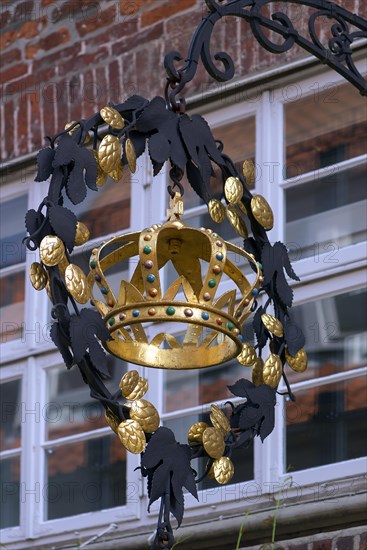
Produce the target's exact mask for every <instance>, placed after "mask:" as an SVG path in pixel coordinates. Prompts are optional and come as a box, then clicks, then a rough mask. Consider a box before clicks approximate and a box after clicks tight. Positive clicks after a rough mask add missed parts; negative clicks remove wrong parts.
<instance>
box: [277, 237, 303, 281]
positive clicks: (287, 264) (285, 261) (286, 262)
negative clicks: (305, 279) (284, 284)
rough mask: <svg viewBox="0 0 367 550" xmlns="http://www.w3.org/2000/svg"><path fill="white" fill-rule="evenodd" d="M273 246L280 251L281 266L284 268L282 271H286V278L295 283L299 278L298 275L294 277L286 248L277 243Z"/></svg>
mask: <svg viewBox="0 0 367 550" xmlns="http://www.w3.org/2000/svg"><path fill="white" fill-rule="evenodd" d="M275 244H276V245H277V246H278V247H279V248H280V249H282V257H283V266H284V269H285V270H286V273H287V275H288V277H290V278H291V279H294V280H295V281H299V280H300V278H299V277H298V275H296V273H295V272H294V270H293V267H292V264H291V261H290V259H289V255H288V250H287V248H286V246H285V245H284V244H283V243H281V242H278V243H275Z"/></svg>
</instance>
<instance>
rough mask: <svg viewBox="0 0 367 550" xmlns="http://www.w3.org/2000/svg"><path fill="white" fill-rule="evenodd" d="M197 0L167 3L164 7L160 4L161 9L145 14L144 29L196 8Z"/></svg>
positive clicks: (142, 21)
mask: <svg viewBox="0 0 367 550" xmlns="http://www.w3.org/2000/svg"><path fill="white" fill-rule="evenodd" d="M195 4H196V0H180V1H179V2H172V1H169V2H165V3H164V4H163V5H162V4H161V3H160V5H159V7H157V8H155V9H152V10H150V11H147V12H145V13H143V15H142V17H141V24H142V26H143V27H147V26H148V25H154V23H157V22H158V21H163V20H164V19H167V18H168V17H170V16H171V15H174V14H175V13H178V12H181V11H184V10H187V9H188V8H191V7H192V6H195Z"/></svg>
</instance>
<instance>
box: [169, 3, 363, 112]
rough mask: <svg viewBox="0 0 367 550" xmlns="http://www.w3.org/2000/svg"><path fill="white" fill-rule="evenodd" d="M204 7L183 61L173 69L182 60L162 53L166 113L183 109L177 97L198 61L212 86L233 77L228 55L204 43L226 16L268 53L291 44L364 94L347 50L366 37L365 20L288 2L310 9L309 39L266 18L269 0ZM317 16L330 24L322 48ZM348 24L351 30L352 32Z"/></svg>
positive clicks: (327, 6) (282, 19)
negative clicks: (276, 38) (238, 20)
mask: <svg viewBox="0 0 367 550" xmlns="http://www.w3.org/2000/svg"><path fill="white" fill-rule="evenodd" d="M206 4H207V7H208V9H209V13H208V15H207V16H206V17H205V18H204V19H203V20H202V21H201V23H200V25H199V26H198V28H197V30H196V32H195V34H194V36H193V39H192V41H191V44H190V47H189V51H188V55H187V58H186V60H185V63H184V64H183V65H182V66H181V67H180V68H177V66H176V65H177V63H178V62H180V61H181V60H182V56H181V55H180V53H179V52H176V51H174V52H170V53H168V54H167V55H166V57H165V62H164V65H165V69H166V72H167V75H168V78H167V86H166V100H167V103H168V104H169V105H170V107H171V108H172V109H174V110H183V109H184V99H183V98H179V94H180V93H181V92H182V90H183V88H184V87H185V85H186V84H187V83H188V82H190V81H191V80H192V79H193V78H194V76H195V74H196V71H197V67H198V63H199V59H200V58H201V61H202V62H203V64H204V67H205V69H206V71H207V72H208V73H209V75H210V76H212V77H213V78H214V79H215V80H217V81H218V82H228V81H229V80H231V79H232V78H233V77H234V74H235V66H234V62H233V59H232V58H231V57H230V55H229V54H228V53H226V52H217V53H215V54H214V55H212V53H211V51H210V39H211V36H212V32H213V29H214V27H215V24H216V23H217V21H219V20H220V19H222V18H223V17H226V16H234V17H240V18H242V19H244V20H245V21H247V22H248V23H249V24H250V26H251V30H252V33H253V35H254V37H255V38H256V40H257V41H258V42H259V43H260V44H261V46H262V47H263V48H265V49H266V50H268V51H270V52H272V53H284V52H286V51H288V50H290V49H291V48H292V46H293V45H295V44H297V45H298V46H300V47H301V48H302V49H304V50H306V51H308V52H309V53H311V54H312V55H314V56H315V57H317V58H318V59H319V60H320V61H321V62H322V63H324V64H326V65H328V66H329V67H331V68H332V69H334V70H335V71H336V72H338V73H339V74H341V75H342V76H343V77H344V78H345V79H346V80H348V81H349V82H350V83H351V84H353V86H355V87H356V88H357V89H358V90H359V91H360V93H361V94H362V95H367V83H366V80H365V79H364V78H363V76H362V75H361V74H360V72H359V71H358V69H357V68H356V66H355V64H354V62H353V59H352V54H353V50H352V48H351V46H352V44H353V42H355V40H357V39H363V38H367V21H366V20H365V19H363V18H362V17H360V16H358V15H355V14H352V13H350V12H349V11H347V10H346V9H344V8H342V7H341V6H338V5H337V4H334V3H333V2H327V1H324V0H292V1H291V2H290V4H299V5H301V6H305V7H310V8H314V9H315V10H316V11H314V12H313V13H312V14H310V16H309V20H308V33H309V36H308V37H305V36H303V34H304V32H303V33H302V34H301V32H300V31H299V30H297V29H296V28H295V26H294V24H293V23H292V21H291V20H290V18H289V17H288V15H286V14H285V13H282V12H275V13H273V14H272V15H271V17H269V16H267V15H265V14H264V13H263V8H264V7H266V6H267V5H268V4H270V0H233V1H231V2H228V3H226V4H222V3H220V2H217V1H215V0H206ZM320 17H327V18H329V19H332V20H334V23H333V24H332V25H331V29H330V31H331V37H330V38H329V40H328V45H327V46H324V45H323V44H322V42H321V40H320V38H319V37H318V30H317V21H318V20H319V18H320ZM351 26H352V27H354V28H355V30H352V29H351V28H350V27H351ZM265 29H268V30H269V31H272V32H274V33H276V34H277V35H278V36H281V37H282V38H283V42H281V43H276V42H274V41H272V40H271V39H270V38H269V37H268V36H267V35H266V32H265ZM302 31H303V29H302ZM215 61H217V62H220V63H221V64H222V67H218V65H217V64H216V63H215Z"/></svg>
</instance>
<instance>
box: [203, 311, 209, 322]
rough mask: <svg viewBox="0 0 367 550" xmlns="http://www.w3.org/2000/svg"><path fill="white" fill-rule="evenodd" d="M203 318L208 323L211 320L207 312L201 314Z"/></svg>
mask: <svg viewBox="0 0 367 550" xmlns="http://www.w3.org/2000/svg"><path fill="white" fill-rule="evenodd" d="M201 317H202V319H204V321H207V320H208V319H209V314H208V313H206V311H203V313H202V314H201Z"/></svg>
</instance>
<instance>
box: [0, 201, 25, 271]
mask: <svg viewBox="0 0 367 550" xmlns="http://www.w3.org/2000/svg"><path fill="white" fill-rule="evenodd" d="M27 201H28V197H27V195H21V196H20V197H16V198H15V199H11V200H9V201H2V202H1V203H0V219H1V238H0V243H1V256H0V268H3V267H7V266H9V265H14V264H18V263H20V262H24V261H25V251H26V248H25V246H24V245H23V244H22V239H23V237H25V236H26V231H25V226H24V216H25V213H26V211H27V206H28V205H27Z"/></svg>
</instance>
